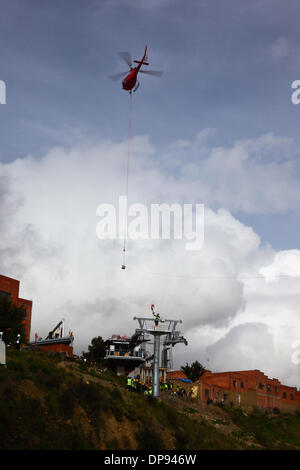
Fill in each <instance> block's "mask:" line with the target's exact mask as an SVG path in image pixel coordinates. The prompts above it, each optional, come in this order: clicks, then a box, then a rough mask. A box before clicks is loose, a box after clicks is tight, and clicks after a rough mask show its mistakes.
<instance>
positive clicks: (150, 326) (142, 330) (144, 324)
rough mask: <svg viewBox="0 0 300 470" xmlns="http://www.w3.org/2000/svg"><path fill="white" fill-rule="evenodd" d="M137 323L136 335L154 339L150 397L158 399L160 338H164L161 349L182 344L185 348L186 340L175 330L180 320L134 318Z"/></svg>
mask: <svg viewBox="0 0 300 470" xmlns="http://www.w3.org/2000/svg"><path fill="white" fill-rule="evenodd" d="M133 319H134V320H137V321H138V323H139V328H137V329H136V330H135V333H136V335H141V336H144V335H145V334H149V335H152V336H153V338H154V354H153V377H152V395H153V397H155V398H159V389H160V387H159V385H160V380H159V363H160V345H161V341H160V340H161V337H165V338H164V342H163V347H164V348H166V347H167V346H174V345H175V344H177V343H184V344H185V345H186V346H187V344H188V343H187V340H186V339H185V338H184V337H183V336H182V335H181V334H180V332H179V331H177V330H176V326H177V324H178V323H182V321H181V320H162V319H157V318H142V317H134V318H133Z"/></svg>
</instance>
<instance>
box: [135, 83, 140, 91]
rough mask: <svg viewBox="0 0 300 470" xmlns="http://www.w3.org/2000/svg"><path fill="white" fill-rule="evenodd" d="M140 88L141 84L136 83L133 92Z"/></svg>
mask: <svg viewBox="0 0 300 470" xmlns="http://www.w3.org/2000/svg"><path fill="white" fill-rule="evenodd" d="M139 86H140V82H136V85H135V87H134V89H133V91H136V90H137V89H138V88H139Z"/></svg>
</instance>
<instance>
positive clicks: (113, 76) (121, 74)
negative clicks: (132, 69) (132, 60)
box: [109, 71, 129, 81]
mask: <svg viewBox="0 0 300 470" xmlns="http://www.w3.org/2000/svg"><path fill="white" fill-rule="evenodd" d="M128 73H129V71H128V72H121V73H116V74H115V75H110V76H109V78H110V79H111V80H114V81H117V80H119V79H120V78H122V77H124V76H125V75H127V74H128Z"/></svg>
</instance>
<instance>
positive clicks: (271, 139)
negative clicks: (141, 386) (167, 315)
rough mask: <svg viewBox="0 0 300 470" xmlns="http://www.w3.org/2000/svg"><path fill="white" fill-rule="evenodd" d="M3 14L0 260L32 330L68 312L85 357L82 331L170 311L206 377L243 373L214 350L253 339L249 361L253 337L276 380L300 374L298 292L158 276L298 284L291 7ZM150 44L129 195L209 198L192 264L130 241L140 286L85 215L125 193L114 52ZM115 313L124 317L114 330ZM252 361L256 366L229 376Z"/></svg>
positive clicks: (122, 113) (42, 9)
mask: <svg viewBox="0 0 300 470" xmlns="http://www.w3.org/2000/svg"><path fill="white" fill-rule="evenodd" d="M0 8H1V10H0V11H1V15H0V54H1V59H2V60H1V71H0V79H1V80H4V81H5V83H6V87H7V103H6V104H5V105H0V119H1V147H0V170H1V172H0V184H1V188H0V189H1V193H0V194H1V198H2V199H1V201H0V202H1V204H0V213H1V214H2V233H3V234H4V235H3V237H2V242H1V245H0V263H1V266H2V269H1V271H3V274H6V275H10V276H12V277H17V278H21V279H22V282H23V285H24V293H23V295H24V296H26V295H27V296H28V297H29V298H33V299H34V308H35V313H34V317H33V328H36V329H40V330H44V331H45V330H46V331H45V332H42V331H41V334H42V335H44V334H45V333H48V328H49V327H51V326H53V325H48V323H49V316H50V317H51V318H52V317H53V318H54V317H55V321H54V323H55V324H56V323H57V322H56V319H57V321H59V320H60V315H61V313H60V312H61V311H63V310H65V311H66V312H69V313H65V315H66V316H67V317H68V315H69V322H70V324H72V325H71V326H70V328H71V329H73V330H76V327H77V328H78V330H80V335H78V336H80V337H81V338H84V339H81V340H78V343H80V344H79V346H78V349H80V348H86V347H87V344H88V343H89V341H90V339H91V337H92V335H93V334H94V322H93V319H96V320H97V322H100V323H101V322H103V321H104V323H105V325H106V329H104V332H103V335H105V334H110V333H112V332H114V331H112V329H109V328H108V327H107V325H108V324H116V323H118V322H120V325H121V326H122V325H123V327H124V329H125V330H126V328H127V326H126V325H128V318H130V319H131V313H132V316H134V315H137V313H138V312H137V310H139V309H144V307H145V306H146V305H148V304H149V305H151V303H155V304H156V303H160V305H161V308H162V309H163V308H165V309H167V308H169V307H168V306H169V305H170V308H171V306H172V310H173V309H174V308H176V305H179V306H180V309H181V311H183V312H185V316H186V318H185V321H186V325H187V328H188V333H189V334H190V337H191V338H192V340H191V342H192V345H191V348H190V349H189V351H192V352H191V353H190V356H189V355H188V353H185V354H186V356H185V357H186V358H187V359H190V358H194V356H193V354H195V351H196V346H195V345H196V344H199V341H200V340H199V338H201V341H202V344H203V348H204V347H207V348H208V350H209V351H210V352H211V353H212V352H213V351H215V358H216V359H215V362H214V363H213V358H211V363H213V364H214V366H215V367H216V368H218V369H220V368H222V367H224V368H230V367H237V366H238V364H235V363H232V362H230V361H229V362H227V363H225V362H222V357H221V356H222V354H221V356H220V355H219V353H218V345H219V344H222V345H223V346H222V347H224V341H225V343H226V341H227V343H228V344H230V341H231V338H232V337H234V338H235V341H236V338H238V337H239V335H238V334H237V332H239V331H242V334H241V336H242V337H245V335H246V336H247V332H248V331H249V332H250V333H251V335H253V337H252V339H251V338H250V336H251V335H250V336H249V338H250V339H249V341H250V342H251V341H252V343H251V344H252V346H251V344H250V346H249V347H250V348H251V347H253V350H255V338H256V333H255V332H257V334H258V335H261V338H262V344H263V343H264V338H265V337H266V338H267V340H268V341H269V338H270V335H271V337H272V338H273V342H274V351H275V352H274V354H275V353H276V354H278V357H280V358H281V359H280V360H278V361H277V364H276V368H275V369H274V368H273V367H274V365H272V364H269V371H270V373H274V375H275V374H277V375H280V374H282V375H281V377H283V378H286V380H290V381H291V382H292V381H293V380H294V381H295V380H296V379H298V372H297V371H296V370H295V369H293V366H292V365H291V364H290V360H289V357H290V356H289V354H290V352H291V347H292V346H291V341H292V339H291V331H290V329H289V328H291V325H292V326H293V330H294V331H296V330H295V325H296V324H297V322H298V312H297V306H296V303H294V299H295V295H296V293H298V292H299V282H298V281H297V279H295V278H293V279H292V278H291V279H290V280H289V281H282V280H281V281H280V280H279V279H277V280H275V281H272V282H271V283H269V282H267V281H266V282H265V283H262V282H260V283H259V282H258V284H257V285H256V284H255V283H254V281H253V282H248V283H247V282H242V281H238V280H237V282H236V283H232V284H231V285H230V287H228V283H226V282H225V284H224V285H222V286H220V285H218V287H216V286H210V287H209V285H208V284H205V283H204V284H205V285H201V286H199V284H197V282H196V281H195V285H194V282H193V283H189V285H188V286H187V285H185V284H183V283H181V282H179V283H178V284H176V281H175V280H174V279H173V278H172V276H169V277H168V275H167V274H166V272H165V268H166V267H167V266H169V271H168V272H169V273H170V272H172V273H173V274H174V275H175V276H176V275H178V276H180V273H181V271H180V270H181V268H182V267H184V269H185V271H186V272H190V273H191V277H193V276H194V277H197V276H200V277H201V276H204V275H205V274H206V273H208V274H211V275H214V274H215V275H219V274H220V273H223V274H224V273H225V274H226V273H227V274H228V273H230V275H233V276H236V277H237V278H238V277H239V276H240V277H242V276H243V275H250V276H251V275H254V276H255V275H257V273H261V272H264V271H265V270H267V271H266V272H268V273H270V272H272V273H273V274H274V273H275V274H276V273H277V274H279V275H280V274H283V275H286V276H289V275H290V273H291V272H292V273H293V274H294V275H295V274H297V273H298V274H300V261H299V260H300V252H299V236H300V211H299V207H300V192H299V174H300V172H299V171H300V166H299V118H300V105H298V106H297V105H293V104H292V102H291V94H292V89H291V84H292V82H293V81H294V80H297V79H300V31H299V24H298V23H299V22H298V19H299V13H300V6H299V2H297V1H296V0H295V1H287V2H284V3H283V2H281V1H279V0H272V1H271V0H253V1H251V2H249V1H245V0H228V1H226V2H224V1H220V0H219V1H218V0H211V1H201V0H197V1H196V0H187V1H185V2H182V1H180V0H148V1H146V0H102V1H101V0H99V1H94V0H93V1H92V0H85V1H79V0H72V1H71V0H63V1H61V2H51V1H44V2H42V3H41V2H38V1H37V0H35V1H33V0H26V1H24V0H23V1H20V0H11V1H10V2H4V1H0ZM146 44H147V45H148V58H149V62H150V67H151V68H152V69H162V70H164V74H163V76H162V77H161V78H156V77H150V76H146V75H143V76H141V77H140V88H139V89H138V91H137V92H136V93H134V95H133V119H132V143H133V146H132V163H131V169H130V193H131V197H132V199H135V201H136V202H144V203H151V202H161V203H162V202H170V203H171V202H181V203H196V202H197V203H204V205H205V207H206V209H207V211H208V212H207V213H208V216H207V220H208V226H207V227H208V228H207V233H208V235H207V245H205V248H204V250H203V253H202V254H197V255H195V256H194V258H193V259H192V258H191V257H190V256H188V255H187V254H186V253H183V252H182V251H181V250H180V249H179V248H177V245H173V244H171V245H170V246H171V248H170V247H169V248H168V246H166V245H165V244H162V245H159V246H157V247H156V245H154V246H153V245H149V244H148V245H147V244H145V245H141V244H139V243H137V245H131V246H132V258H131V260H132V261H131V263H132V264H133V265H134V268H135V269H136V273H134V269H133V270H132V272H131V273H129V272H128V273H127V272H126V276H127V277H126V278H125V277H124V276H123V278H120V276H121V275H123V274H124V273H123V272H122V273H120V272H119V271H118V272H117V271H116V270H115V269H118V270H119V263H120V259H119V258H120V247H119V246H118V245H116V244H110V245H105V244H102V245H101V246H100V245H99V243H98V242H97V240H96V236H95V226H96V222H97V221H96V219H95V211H96V207H97V204H99V203H100V202H111V201H112V200H115V198H116V197H117V195H119V194H122V192H123V188H124V180H125V167H126V155H127V132H128V109H129V108H128V106H129V96H128V93H126V92H125V91H123V90H122V88H121V81H119V82H113V81H111V80H110V79H109V76H110V75H112V74H115V73H118V72H121V71H126V69H127V66H126V64H125V63H124V62H123V61H122V59H121V58H120V56H119V55H118V52H119V51H129V52H131V54H132V57H133V58H134V59H138V58H140V57H141V56H142V54H143V52H144V47H145V45H146ZM150 67H149V68H150ZM116 246H117V248H116ZM149 247H150V248H149ZM155 247H156V248H155ZM154 248H155V249H154ZM156 250H157V251H156ZM168 250H170V251H168ZM177 250H178V251H177ZM170 253H173V254H174V256H173V258H172V256H171V255H170ZM115 266H118V267H117V268H115ZM145 266H146V268H145ZM220 266H221V267H220ZM188 268H189V269H188ZM151 270H152V271H154V272H156V274H157V278H155V279H154V278H153V276H152V277H151V273H150V271H151ZM270 270H271V271H270ZM164 273H165V274H164ZM232 273H233V274H232ZM98 276H99V278H98ZM160 276H162V277H163V279H164V284H163V285H162V283H161V282H160V281H159V279H160ZM154 277H155V276H154ZM97 279H98V281H99V282H100V279H101V282H102V284H101V287H99V285H98V284H97V282H98V281H97ZM96 281H97V282H96ZM289 282H290V283H289ZM82 286H84V287H82ZM137 286H139V290H138V292H139V293H138V294H137ZM216 288H220V290H221V294H220V298H218V299H216V298H215V296H214V292H215V289H216ZM53 293H55V295H53ZM297 295H299V294H297ZM150 297H151V299H150ZM297 298H298V297H297ZM149 299H150V300H149ZM170 299H171V300H170ZM287 299H291V300H288V301H287ZM298 300H299V299H298ZM270 302H271V303H270ZM276 309H277V310H276ZM82 310H84V311H86V312H87V315H86V316H85V323H83V319H82ZM122 310H126V311H127V312H131V313H130V315H129V313H127V314H126V315H127V316H125V317H124V321H123V320H122V319H121V316H120V313H119V314H118V312H120V311H122ZM71 311H72V314H71V313H70V312H71ZM187 311H189V312H190V313H186V312H187ZM274 312H277V313H276V314H275V313H274ZM283 312H285V313H284V314H283ZM273 314H274V315H275V316H276V315H277V316H276V318H277V320H276V321H275V323H274V318H273V317H272V315H273ZM128 315H129V317H128ZM57 317H58V318H57ZM283 317H284V318H285V319H287V318H290V320H289V322H288V321H287V320H284V318H283ZM107 319H110V323H109V322H107V321H106V320H107ZM125 320H126V321H125ZM285 321H286V323H284V322H285ZM293 322H294V323H293ZM74 323H75V326H74ZM274 325H276V328H278V331H281V332H284V333H282V334H283V337H282V338H281V336H280V335H279V333H278V332H277V330H276V331H275V330H274V328H275V326H274ZM233 329H234V330H233ZM232 331H233V332H232ZM117 333H118V332H117ZM121 333H124V331H123V332H122V331H120V334H121ZM125 333H126V331H125ZM250 333H249V334H250ZM32 334H33V335H34V331H33V330H32ZM272 335H273V336H272ZM224 338H225V339H224ZM226 338H227V339H226ZM223 339H224V340H223ZM294 340H297V337H294ZM193 341H194V343H193ZM78 343H77V344H78ZM227 343H226V344H227ZM193 344H194V346H193ZM287 344H288V346H289V347H288V348H287ZM236 347H237V350H239V348H241V347H242V345H240V344H238V343H237V344H236ZM178 348H179V349H180V347H178ZM281 348H283V349H284V348H285V350H287V349H288V351H289V352H288V353H286V354H287V356H284V357H285V359H282V357H283V356H282V354H281V352H282V351H281ZM201 351H202V352H201V354H203V355H205V354H206V353H205V352H204V350H203V349H202V350H201ZM182 354H183V353H182ZM199 354H200V353H199ZM253 354H254V353H253ZM266 355H267V353H266ZM224 357H225V356H224ZM240 357H243V354H242V353H241V356H240ZM253 357H255V358H256V360H257V361H259V360H260V359H259V357H256V356H255V354H254V356H253ZM265 357H266V356H264V358H265ZM284 360H285V361H288V365H289V366H288V367H287V363H286V362H284ZM245 361H246V359H245ZM253 361H254V359H253ZM252 365H253V367H255V368H258V367H259V365H260V364H258V365H257V363H255V361H254V362H253V364H249V363H248V362H247V361H246V362H243V363H241V364H240V366H241V367H252ZM263 366H264V364H262V367H263ZM284 371H286V372H284Z"/></svg>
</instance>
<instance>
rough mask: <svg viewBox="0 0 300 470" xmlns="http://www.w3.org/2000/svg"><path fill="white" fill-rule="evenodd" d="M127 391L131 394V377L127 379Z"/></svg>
mask: <svg viewBox="0 0 300 470" xmlns="http://www.w3.org/2000/svg"><path fill="white" fill-rule="evenodd" d="M127 390H128V391H129V392H132V378H131V377H127Z"/></svg>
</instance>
